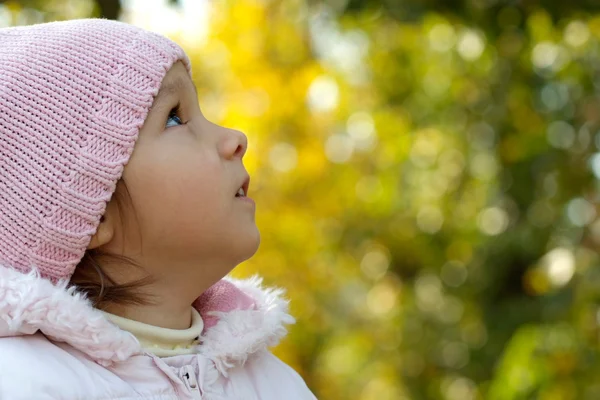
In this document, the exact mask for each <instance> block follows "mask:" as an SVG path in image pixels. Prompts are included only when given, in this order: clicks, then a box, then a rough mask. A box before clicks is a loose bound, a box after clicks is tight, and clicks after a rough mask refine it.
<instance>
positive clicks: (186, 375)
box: [179, 365, 202, 400]
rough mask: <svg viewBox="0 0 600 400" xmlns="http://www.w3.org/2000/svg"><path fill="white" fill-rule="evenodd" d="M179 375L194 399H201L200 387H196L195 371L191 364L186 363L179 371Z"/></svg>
mask: <svg viewBox="0 0 600 400" xmlns="http://www.w3.org/2000/svg"><path fill="white" fill-rule="evenodd" d="M179 376H180V377H181V379H183V382H184V383H185V387H186V388H187V389H188V390H189V391H190V393H191V394H192V396H193V398H194V399H200V400H202V396H201V395H200V388H199V387H198V380H197V379H196V372H195V371H194V368H193V367H192V366H191V365H186V366H184V367H183V368H181V370H180V371H179Z"/></svg>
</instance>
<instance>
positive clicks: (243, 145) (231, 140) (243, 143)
mask: <svg viewBox="0 0 600 400" xmlns="http://www.w3.org/2000/svg"><path fill="white" fill-rule="evenodd" d="M224 147H225V149H224V150H225V157H227V158H236V157H237V158H240V159H242V157H244V154H246V150H247V149H248V138H247V137H246V135H245V134H244V133H242V132H240V131H238V130H235V129H227V140H226V144H225V146H224Z"/></svg>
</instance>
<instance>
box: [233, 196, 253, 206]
mask: <svg viewBox="0 0 600 400" xmlns="http://www.w3.org/2000/svg"><path fill="white" fill-rule="evenodd" d="M236 199H238V200H241V201H244V202H246V203H250V204H253V205H256V203H255V202H254V200H252V199H251V198H250V197H246V196H240V197H236Z"/></svg>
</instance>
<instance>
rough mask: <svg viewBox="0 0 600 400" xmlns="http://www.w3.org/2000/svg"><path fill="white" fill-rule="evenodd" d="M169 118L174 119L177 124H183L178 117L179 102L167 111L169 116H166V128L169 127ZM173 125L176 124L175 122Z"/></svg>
mask: <svg viewBox="0 0 600 400" xmlns="http://www.w3.org/2000/svg"><path fill="white" fill-rule="evenodd" d="M171 120H173V121H176V122H178V123H179V124H183V121H182V120H181V118H179V104H177V106H176V107H175V108H173V109H172V110H171V111H170V112H169V118H167V128H169V127H170V125H169V122H170V121H171ZM175 126H177V124H176V125H175Z"/></svg>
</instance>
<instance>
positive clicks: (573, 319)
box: [0, 0, 600, 400]
mask: <svg viewBox="0 0 600 400" xmlns="http://www.w3.org/2000/svg"><path fill="white" fill-rule="evenodd" d="M5 3H6V4H5V6H4V7H2V6H0V21H4V23H5V24H21V23H33V22H41V20H51V19H56V18H77V17H86V16H99V15H102V11H101V10H102V7H101V6H100V5H99V4H96V3H93V2H89V1H83V0H80V1H78V2H70V4H72V5H71V6H70V8H68V12H66V11H65V10H66V9H64V8H61V4H62V5H64V4H66V2H61V1H51V2H49V1H44V2H37V3H36V2H34V1H32V2H14V1H13V2H5ZM99 3H102V2H99ZM185 3H186V2H183V1H181V2H179V5H172V6H169V7H172V8H175V9H177V7H179V12H180V13H182V14H183V13H185V12H186V11H185V7H186V5H185ZM514 3H515V2H512V1H511V2H509V1H499V0H498V1H494V0H488V1H484V0H470V1H466V0H465V1H433V0H429V1H426V0H422V1H416V0H415V1H412V2H411V1H406V2H400V1H382V2H377V1H374V0H373V1H354V0H350V1H329V2H323V1H302V0H289V1H283V0H270V1H267V0H263V1H259V0H236V1H233V0H231V1H228V2H216V3H214V4H213V6H212V8H211V11H210V17H209V18H208V24H209V29H208V33H207V36H205V37H204V36H203V37H200V36H196V34H189V32H190V30H186V28H184V27H178V29H176V30H174V31H173V30H171V31H170V32H171V33H170V36H171V37H172V38H173V39H174V40H176V41H178V42H179V43H182V45H183V46H184V47H185V48H186V51H187V52H188V53H189V55H190V57H191V58H192V62H193V68H194V80H195V82H196V84H197V86H198V87H199V92H200V99H199V100H200V105H201V107H202V108H203V110H204V113H205V114H206V115H207V117H208V118H209V119H211V120H213V121H214V122H217V123H220V124H224V125H226V126H232V127H236V128H239V129H242V130H243V131H244V132H246V133H247V135H248V137H249V143H250V147H249V152H248V155H247V157H246V159H247V162H246V164H247V167H248V169H249V170H250V172H251V174H252V188H251V190H250V193H249V194H250V196H252V197H253V198H255V199H256V201H257V205H258V208H257V223H258V224H259V227H260V230H261V233H262V244H261V248H260V250H259V252H258V253H257V255H256V256H255V257H253V258H252V259H251V260H249V261H248V262H246V263H244V264H242V265H240V266H239V267H238V268H236V270H235V271H234V274H235V275H238V276H247V275H249V274H252V273H255V272H257V273H260V274H261V275H263V276H264V277H265V280H266V283H268V284H270V285H280V286H282V287H285V288H287V289H288V294H289V297H290V298H291V300H292V302H291V307H292V311H293V313H294V314H295V315H296V316H297V318H298V324H297V325H295V326H294V327H293V328H292V329H291V333H290V336H289V338H288V339H287V340H286V341H285V342H284V343H282V344H281V345H280V346H279V347H278V348H277V349H276V353H277V354H278V355H279V356H280V357H281V358H282V359H284V360H285V361H286V362H288V363H289V364H290V365H292V366H293V367H294V368H295V369H296V370H298V371H299V372H300V373H301V375H302V376H303V377H304V378H305V379H306V381H307V383H308V385H309V386H310V387H311V388H312V389H313V391H314V392H315V393H316V394H317V396H318V398H319V399H323V400H326V399H331V400H333V399H361V400H375V399H376V400H386V399H389V400H392V399H394V400H397V399H448V400H470V399H492V400H504V399H506V400H508V399H515V400H516V399H543V400H555V399H556V400H559V399H561V400H562V399H598V398H600V382H599V381H598V379H597V376H598V375H599V374H600V363H599V359H598V356H599V354H598V334H599V330H598V325H599V322H600V307H599V305H600V269H599V268H598V264H599V258H598V251H597V250H598V246H599V244H600V220H599V219H598V211H599V210H598V207H597V204H598V200H599V192H598V190H599V179H600V100H599V97H598V94H599V92H600V10H599V11H598V12H597V11H596V10H597V8H598V7H597V6H598V4H597V2H595V1H593V0H587V1H581V2H576V1H571V2H559V1H546V2H543V1H529V2H523V4H520V5H511V4H514ZM73 4H75V5H73ZM126 8H127V7H124V9H126ZM124 11H126V15H127V16H131V15H133V14H135V12H136V10H135V9H130V10H124ZM61 13H62V14H61ZM122 18H123V19H127V18H125V17H123V16H122ZM196 24H198V22H196ZM149 28H152V26H150V27H149ZM179 28H181V29H179ZM192 28H197V27H192ZM192 31H193V32H196V31H194V30H193V29H192Z"/></svg>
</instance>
